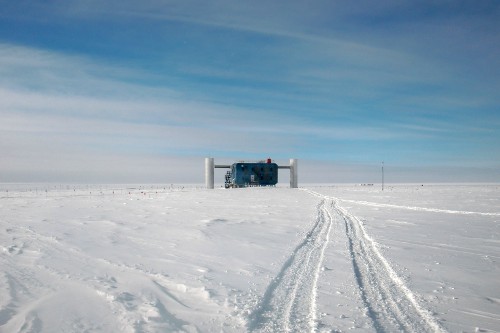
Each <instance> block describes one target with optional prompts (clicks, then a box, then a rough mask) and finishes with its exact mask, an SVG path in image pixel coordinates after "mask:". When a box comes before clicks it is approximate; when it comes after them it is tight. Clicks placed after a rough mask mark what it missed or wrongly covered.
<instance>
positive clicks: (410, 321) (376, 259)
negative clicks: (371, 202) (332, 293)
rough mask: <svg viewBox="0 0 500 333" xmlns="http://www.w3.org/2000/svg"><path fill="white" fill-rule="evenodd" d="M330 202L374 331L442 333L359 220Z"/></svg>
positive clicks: (439, 326) (336, 201) (435, 321)
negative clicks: (336, 216) (346, 245)
mask: <svg viewBox="0 0 500 333" xmlns="http://www.w3.org/2000/svg"><path fill="white" fill-rule="evenodd" d="M306 191H307V192H309V193H311V194H313V195H316V196H320V197H324V198H330V197H326V196H323V195H321V194H319V193H316V192H313V191H309V190H306ZM330 199H332V200H333V209H334V212H335V213H336V214H338V215H339V217H340V218H341V219H342V220H343V221H344V225H345V232H346V235H347V240H348V250H349V254H350V256H351V260H352V266H353V271H354V276H355V280H356V283H357V285H358V288H359V292H360V295H361V299H362V300H363V302H364V304H365V307H366V311H367V315H368V316H369V317H370V318H371V320H372V322H373V327H374V329H375V331H376V332H397V331H403V332H446V331H445V330H444V329H443V328H442V327H441V325H440V324H439V323H438V321H437V320H436V318H434V316H433V315H432V314H431V313H430V312H429V311H428V310H426V309H424V308H422V307H421V306H420V304H419V303H418V301H417V298H416V297H415V295H414V294H413V292H412V291H411V290H410V289H408V287H406V285H405V283H404V282H403V280H402V279H401V278H400V277H399V276H398V275H397V273H396V272H395V271H394V270H393V269H392V267H391V266H390V264H389V262H388V261H387V259H385V257H384V256H383V255H382V254H381V252H380V251H379V249H378V247H377V245H376V243H375V242H374V240H373V239H372V238H371V237H370V236H369V235H368V234H367V232H366V229H365V228H364V226H363V224H362V223H361V221H360V220H359V219H358V218H356V217H355V216H354V215H352V214H350V213H349V212H348V211H347V210H346V209H344V208H342V207H340V206H339V205H338V202H339V201H340V200H339V199H337V198H330Z"/></svg>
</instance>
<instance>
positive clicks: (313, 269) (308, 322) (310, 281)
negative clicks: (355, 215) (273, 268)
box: [248, 199, 333, 332]
mask: <svg viewBox="0 0 500 333" xmlns="http://www.w3.org/2000/svg"><path fill="white" fill-rule="evenodd" d="M328 203H329V201H327V200H325V199H323V200H322V201H321V202H320V203H319V205H318V206H317V217H316V221H315V223H314V226H313V227H312V229H311V230H310V231H309V232H308V233H307V234H306V236H305V238H304V240H303V241H302V242H301V243H300V244H299V245H298V246H297V247H296V248H295V250H294V251H293V252H292V255H291V256H290V257H289V258H288V259H287V260H286V262H285V263H284V264H283V266H282V268H281V270H280V272H279V273H278V275H277V276H276V277H275V278H274V280H273V281H272V282H271V283H270V285H269V286H268V288H267V290H266V292H265V293H264V296H263V297H262V300H261V302H260V304H259V305H258V306H257V307H256V309H255V310H254V311H253V313H251V314H250V317H249V321H248V330H249V331H260V332H315V331H316V328H317V306H316V299H317V282H318V279H319V276H320V273H321V266H322V264H323V260H324V255H325V249H326V247H327V245H328V242H329V234H330V231H331V228H332V224H333V220H332V216H331V213H330V212H329V211H328Z"/></svg>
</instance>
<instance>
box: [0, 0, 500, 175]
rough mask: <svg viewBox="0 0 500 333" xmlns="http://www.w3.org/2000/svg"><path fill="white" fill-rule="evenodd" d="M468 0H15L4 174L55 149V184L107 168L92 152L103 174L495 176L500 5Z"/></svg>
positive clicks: (3, 69)
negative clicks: (259, 165)
mask: <svg viewBox="0 0 500 333" xmlns="http://www.w3.org/2000/svg"><path fill="white" fill-rule="evenodd" d="M464 6H465V7H464ZM462 7H463V8H462ZM462 7H460V6H456V5H454V4H452V3H447V4H445V3H443V4H435V3H434V4H431V3H430V2H423V3H419V4H409V3H405V4H403V3H400V2H385V3H383V4H374V3H372V2H364V3H363V5H359V4H356V5H353V4H351V3H348V2H338V1H333V2H332V1H319V2H316V3H315V4H313V5H312V4H305V3H302V2H296V1H290V2H286V3H284V2H271V3H270V2H258V3H255V2H252V3H247V2H233V1H222V0H220V1H211V2H198V1H182V2H177V1H166V2H165V1H154V0H148V1H143V2H141V3H140V4H139V3H138V2H133V1H119V2H118V1H106V2H102V1H49V2H47V3H45V4H44V5H43V6H41V5H37V4H29V3H22V4H19V5H18V6H13V5H6V6H5V7H4V11H3V14H0V24H3V27H4V28H5V27H10V28H11V29H13V31H15V32H16V33H15V34H6V33H4V34H0V98H1V99H0V107H1V109H0V113H1V116H2V120H3V121H2V123H1V124H0V129H1V132H0V136H1V137H2V140H1V142H0V146H1V149H2V153H3V155H4V156H6V157H7V160H6V161H5V163H3V164H2V166H0V168H2V170H1V174H2V177H3V180H9V179H10V180H13V179H22V176H20V174H21V173H20V171H19V170H25V171H24V175H25V176H26V175H27V174H29V172H28V171H26V170H28V169H29V164H30V163H29V162H30V161H38V160H41V159H43V160H44V164H43V165H45V166H46V170H47V172H48V171H49V170H58V172H55V171H54V172H52V173H51V176H50V177H52V178H54V179H55V178H57V174H60V175H63V174H66V176H65V177H66V178H65V179H70V178H71V176H74V175H75V174H79V172H78V171H81V174H82V177H83V174H85V170H90V169H92V168H91V167H89V166H88V165H87V164H88V163H87V164H86V163H84V162H83V161H93V162H94V164H93V165H99V166H101V168H95V170H94V169H92V170H94V171H92V175H93V176H96V175H98V174H99V172H98V171H99V170H101V169H103V170H105V169H113V168H116V165H117V164H120V165H124V164H127V163H125V162H126V161H129V162H130V163H129V164H128V165H138V164H137V163H138V162H137V161H138V160H141V161H143V162H144V164H147V165H159V164H161V163H159V160H162V161H164V162H165V161H169V160H175V161H176V163H180V162H179V161H180V160H183V159H184V160H185V161H186V166H187V163H191V162H192V159H193V158H198V159H200V158H202V157H203V156H206V155H213V156H216V157H219V158H226V159H229V160H230V159H234V158H236V159H241V158H245V157H249V158H254V157H258V156H260V155H262V154H266V155H268V154H269V155H271V154H272V155H273V157H276V158H278V159H286V158H288V157H299V158H301V159H310V160H315V161H323V162H322V163H326V164H327V165H331V163H335V162H338V163H344V164H343V165H346V163H347V164H349V163H361V164H363V165H366V166H370V165H371V163H373V161H376V160H378V161H379V160H385V161H387V162H388V163H391V161H392V162H393V163H398V164H400V165H402V168H401V170H408V169H407V167H409V166H410V167H411V166H412V165H413V166H415V165H419V164H422V161H426V163H429V164H430V165H439V166H440V167H441V166H442V165H443V164H446V163H453V164H456V163H458V164H468V165H472V164H474V163H476V164H477V165H479V166H483V167H486V168H490V169H491V167H492V166H495V165H498V163H499V161H498V158H497V157H495V156H498V154H491V153H486V152H487V151H497V148H495V147H497V146H498V145H496V144H495V143H498V142H499V138H498V134H496V131H495V126H497V124H498V116H497V114H496V112H495V110H496V109H497V107H498V103H499V97H498V96H497V94H496V90H497V89H496V88H495V87H498V83H499V82H498V78H495V77H496V73H497V72H498V68H499V67H500V66H499V63H498V57H495V56H494V55H495V54H497V53H498V50H499V49H498V48H499V47H498V46H497V45H500V43H496V41H498V34H495V31H498V24H497V23H495V22H497V21H496V20H495V19H494V18H495V15H496V14H495V13H498V8H497V7H498V6H495V5H494V3H492V2H489V1H486V2H484V3H481V4H477V5H474V4H472V3H464V4H463V6H462ZM465 9H467V10H465ZM34 13H38V14H37V15H34ZM42 14H43V15H42ZM2 22H3V23H2ZM49 22H50V23H49ZM9 25H10V26H9ZM35 30H36V31H37V34H33V31H35ZM4 31H6V30H4ZM75 36H78V38H75ZM70 156H72V157H71V158H69V157H70ZM263 157H266V156H260V158H263ZM117 161H119V163H118V162H117ZM147 161H151V163H148V162H147ZM16 163H17V164H16ZM21 164H22V168H21ZM33 164H36V162H34V163H33ZM167 164H168V163H167ZM16 165H17V166H18V167H17V168H16ZM79 165H87V166H86V168H84V169H82V168H79ZM161 168H164V166H162V167H160V169H161ZM138 169H140V168H138ZM348 169H349V168H347V169H346V170H348ZM353 169H356V170H358V171H357V172H356V173H357V174H359V173H361V171H360V170H365V169H363V167H360V168H353ZM36 172H37V168H36V167H32V170H31V174H32V175H33V177H34V178H36V176H34V175H35V174H36ZM426 172H428V170H427V171H426ZM104 173H105V172H104ZM104 173H103V174H104ZM9 174H11V175H14V174H15V175H16V177H9V176H8V175H9ZM88 174H90V172H88ZM126 174H127V173H126V172H125V173H123V175H124V176H123V177H124V178H126V176H125V175H126ZM130 174H135V175H137V177H138V178H140V172H137V173H134V172H133V171H132V170H130ZM150 174H155V175H157V176H158V177H156V176H155V177H156V178H155V179H156V180H157V179H161V176H160V175H161V174H162V173H161V172H160V171H158V172H156V173H155V172H150ZM175 174H181V172H177V173H176V172H170V173H169V176H172V177H174V178H175V176H174V175H175ZM408 174H409V175H410V174H412V175H413V176H415V175H416V174H418V172H415V173H408ZM456 174H461V173H460V172H457V173H456ZM6 175H7V176H6ZM108 176H109V175H108ZM108 176H106V177H108ZM413 176H411V177H413ZM47 177H49V176H48V175H47ZM50 177H49V178H50ZM106 177H104V176H102V177H100V179H104V180H105V179H107V178H106ZM411 177H410V178H411ZM88 178H92V177H90V176H88V177H87V179H88ZM403 178H404V177H403ZM1 180H2V179H0V181H1Z"/></svg>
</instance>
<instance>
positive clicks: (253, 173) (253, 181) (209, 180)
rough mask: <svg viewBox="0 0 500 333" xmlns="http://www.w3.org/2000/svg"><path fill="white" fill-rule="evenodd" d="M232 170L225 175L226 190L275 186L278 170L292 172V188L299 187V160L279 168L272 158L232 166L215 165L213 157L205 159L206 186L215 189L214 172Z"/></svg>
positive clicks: (294, 159)
mask: <svg viewBox="0 0 500 333" xmlns="http://www.w3.org/2000/svg"><path fill="white" fill-rule="evenodd" d="M216 168H217V169H230V171H228V172H227V173H226V175H225V188H239V187H249V186H273V185H276V184H277V183H278V169H289V170H290V188H297V187H298V174H297V159H296V158H292V159H290V165H287V166H279V165H278V164H276V163H273V162H272V160H271V159H270V158H268V159H267V160H266V161H260V162H236V163H233V164H232V165H222V164H214V158H213V157H207V158H205V185H206V187H207V188H208V189H213V188H214V170H215V169H216Z"/></svg>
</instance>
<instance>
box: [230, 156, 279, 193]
mask: <svg viewBox="0 0 500 333" xmlns="http://www.w3.org/2000/svg"><path fill="white" fill-rule="evenodd" d="M276 183H278V165H277V164H276V163H271V160H267V162H257V163H249V162H238V163H233V164H232V165H231V171H228V172H227V174H226V182H225V187H226V188H229V187H246V186H273V185H276Z"/></svg>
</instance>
